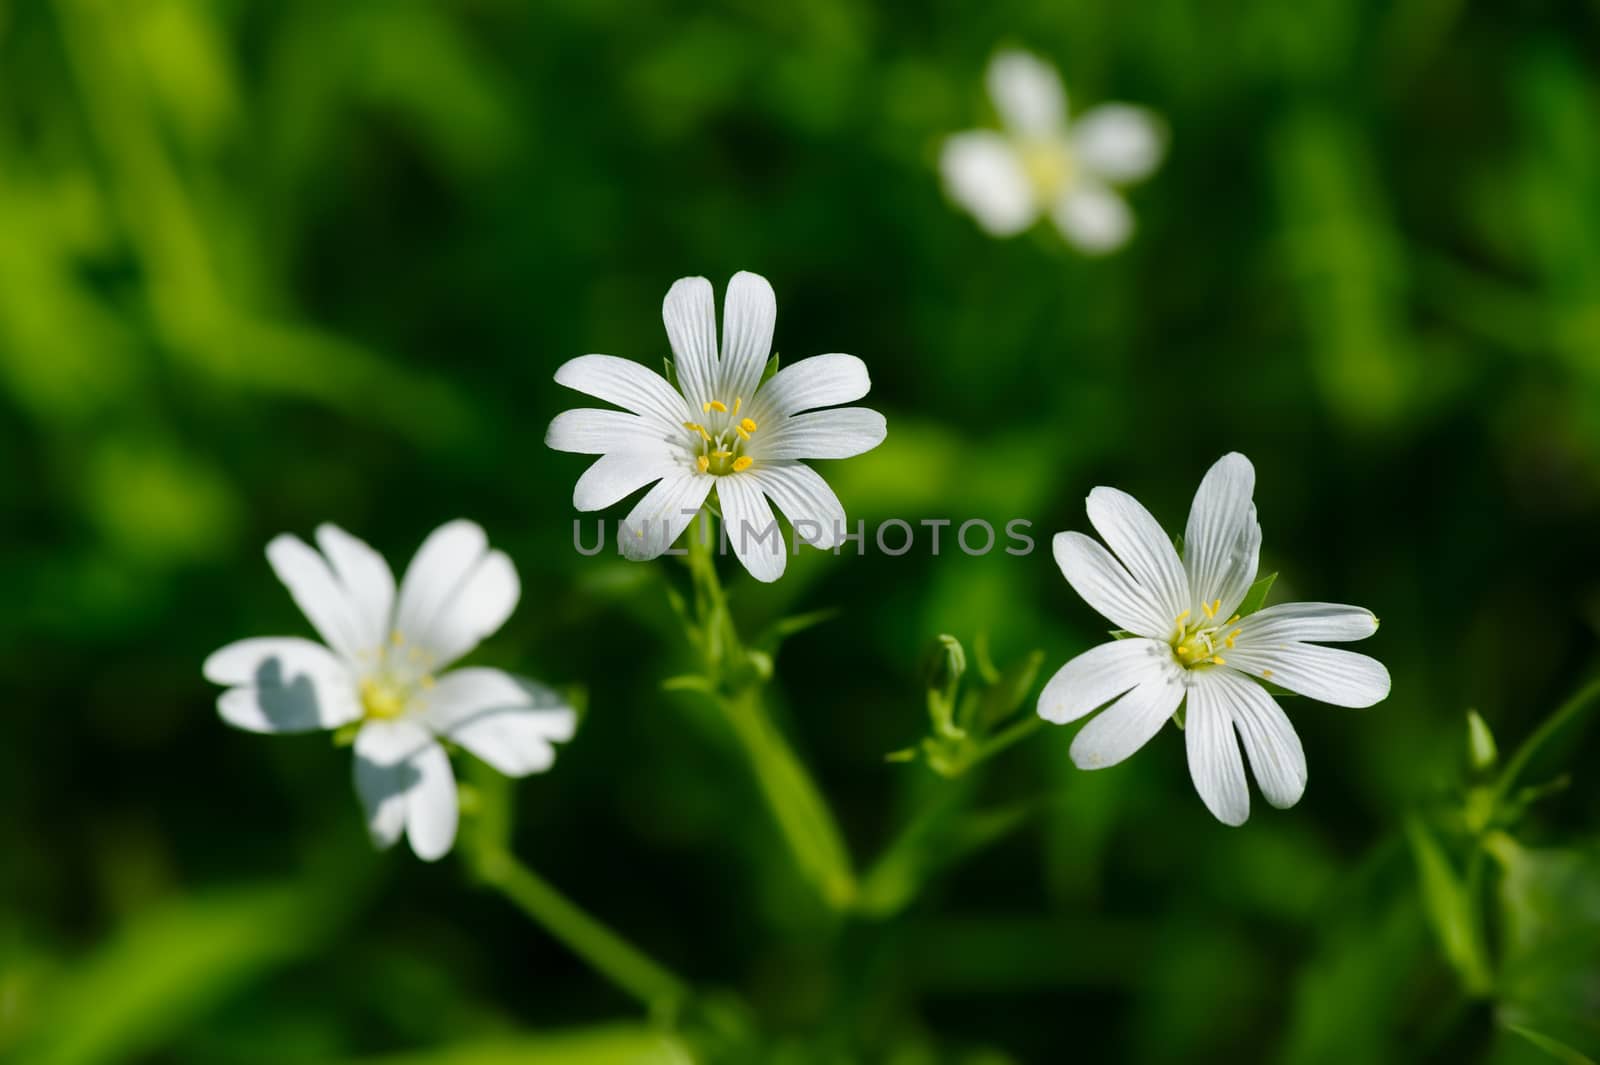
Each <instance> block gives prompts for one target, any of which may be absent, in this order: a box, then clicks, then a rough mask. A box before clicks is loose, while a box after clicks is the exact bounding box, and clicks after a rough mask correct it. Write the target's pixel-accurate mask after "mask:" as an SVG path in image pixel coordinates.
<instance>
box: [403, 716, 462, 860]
mask: <svg viewBox="0 0 1600 1065" xmlns="http://www.w3.org/2000/svg"><path fill="white" fill-rule="evenodd" d="M408 764H409V766H410V767H411V768H412V770H413V771H414V772H415V773H416V775H417V776H416V783H414V784H413V785H412V786H411V787H410V789H408V790H407V791H406V837H407V838H408V839H410V840H411V850H412V852H413V853H415V854H416V856H417V857H418V858H421V859H422V860H423V861H425V862H436V861H438V860H439V859H440V858H443V857H444V856H445V855H446V854H449V853H450V846H451V844H453V843H455V841H456V821H457V819H458V818H459V817H460V799H459V796H457V794H456V775H455V772H454V771H453V770H452V769H451V768H450V756H449V755H447V754H445V753H444V748H443V747H441V746H439V745H438V744H437V743H430V744H428V746H427V747H424V748H423V749H422V751H421V752H420V753H419V754H417V755H416V756H415V757H413V758H412V759H411V761H410V762H409V763H408Z"/></svg>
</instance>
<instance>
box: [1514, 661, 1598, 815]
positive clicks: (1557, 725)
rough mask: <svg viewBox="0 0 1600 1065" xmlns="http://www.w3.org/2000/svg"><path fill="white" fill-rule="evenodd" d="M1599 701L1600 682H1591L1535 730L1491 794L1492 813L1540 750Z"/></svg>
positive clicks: (1518, 750) (1518, 749) (1518, 751)
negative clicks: (1574, 719) (1592, 704)
mask: <svg viewBox="0 0 1600 1065" xmlns="http://www.w3.org/2000/svg"><path fill="white" fill-rule="evenodd" d="M1597 698H1600V678H1596V679H1595V680H1591V681H1590V682H1589V683H1588V684H1585V685H1584V686H1583V687H1581V688H1579V689H1578V690H1577V692H1576V693H1575V694H1574V695H1573V696H1572V697H1571V698H1569V699H1568V700H1567V701H1566V702H1564V703H1562V704H1561V705H1560V706H1559V707H1557V708H1556V712H1555V713H1553V714H1551V715H1550V716H1549V717H1547V718H1545V719H1544V721H1543V722H1541V723H1540V725H1539V727H1538V728H1536V729H1534V730H1533V735H1531V736H1529V737H1528V738H1527V739H1525V740H1523V741H1522V746H1520V747H1518V748H1517V753H1516V754H1514V755H1512V756H1511V759H1510V761H1508V762H1506V766H1505V768H1504V769H1503V770H1501V772H1500V777H1499V779H1498V780H1496V781H1495V785H1494V791H1493V792H1492V793H1491V796H1490V797H1491V799H1492V800H1493V801H1492V803H1491V805H1490V809H1491V810H1494V809H1498V808H1499V806H1500V803H1501V802H1502V801H1504V800H1505V797H1506V796H1507V795H1508V794H1509V793H1510V792H1511V788H1512V786H1513V785H1515V784H1516V782H1517V778H1518V777H1520V776H1521V775H1522V771H1523V770H1524V769H1526V768H1527V767H1528V763H1529V762H1531V761H1532V760H1533V756H1534V755H1536V754H1538V753H1539V749H1540V748H1541V747H1543V746H1544V745H1545V744H1546V743H1547V742H1549V740H1550V737H1552V736H1554V735H1555V734H1556V733H1557V732H1559V731H1561V729H1562V728H1563V727H1565V726H1566V725H1567V724H1568V723H1569V722H1570V721H1571V720H1572V719H1573V718H1575V717H1577V716H1578V715H1579V714H1581V713H1582V712H1583V711H1585V710H1587V709H1588V708H1589V705H1590V704H1591V703H1593V702H1594V701H1595V700H1596V699H1597Z"/></svg>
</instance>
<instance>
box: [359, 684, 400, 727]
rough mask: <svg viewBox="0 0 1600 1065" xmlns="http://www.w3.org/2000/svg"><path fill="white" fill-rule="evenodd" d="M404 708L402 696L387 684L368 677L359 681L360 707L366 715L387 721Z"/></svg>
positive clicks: (396, 715)
mask: <svg viewBox="0 0 1600 1065" xmlns="http://www.w3.org/2000/svg"><path fill="white" fill-rule="evenodd" d="M405 708H406V701H405V699H404V697H402V696H401V695H400V693H399V692H397V691H395V690H394V689H393V688H392V687H390V686H389V685H387V684H380V683H378V682H377V681H375V680H371V679H370V678H369V679H367V680H364V681H362V682H361V709H362V711H363V712H365V714H366V716H367V717H369V718H372V719H374V720H377V721H389V720H392V719H394V718H397V717H399V716H400V714H401V712H402V711H404V710H405Z"/></svg>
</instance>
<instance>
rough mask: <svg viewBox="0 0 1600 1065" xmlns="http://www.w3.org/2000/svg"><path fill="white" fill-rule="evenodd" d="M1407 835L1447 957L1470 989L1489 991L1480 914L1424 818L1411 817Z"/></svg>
mask: <svg viewBox="0 0 1600 1065" xmlns="http://www.w3.org/2000/svg"><path fill="white" fill-rule="evenodd" d="M1406 837H1407V839H1409V840H1410V842H1411V855H1412V857H1413V858H1414V859H1415V860H1416V863H1417V877H1418V880H1419V882H1420V886H1421V889H1422V903H1423V910H1424V912H1426V914H1427V915H1428V923H1429V924H1431V925H1432V926H1433V930H1434V934H1435V935H1437V936H1438V937H1439V945H1440V946H1441V947H1442V948H1443V950H1444V955H1445V958H1446V960H1447V961H1449V962H1450V964H1451V966H1453V967H1454V968H1455V970H1456V973H1457V975H1459V976H1460V977H1461V982H1462V984H1463V985H1464V986H1465V987H1466V988H1467V990H1468V991H1470V992H1473V993H1475V994H1476V993H1482V992H1485V991H1487V990H1488V989H1489V988H1490V986H1491V983H1492V980H1491V977H1490V974H1489V965H1488V962H1487V961H1486V960H1485V958H1484V951H1483V946H1482V942H1481V940H1480V937H1479V931H1478V919H1477V915H1476V913H1475V912H1474V910H1473V907H1472V902H1471V900H1470V898H1469V897H1468V895H1467V891H1466V888H1465V887H1464V886H1463V884H1462V881H1461V878H1460V877H1458V876H1457V875H1456V871H1455V869H1454V868H1453V867H1452V866H1451V864H1450V859H1449V856H1448V855H1446V854H1445V852H1444V848H1442V847H1441V846H1440V845H1439V841H1438V840H1436V839H1435V838H1434V837H1433V834H1432V833H1431V832H1429V831H1428V828H1427V826H1426V825H1424V824H1423V823H1422V819H1421V818H1420V817H1417V816H1415V815H1412V816H1411V817H1409V818H1407V820H1406Z"/></svg>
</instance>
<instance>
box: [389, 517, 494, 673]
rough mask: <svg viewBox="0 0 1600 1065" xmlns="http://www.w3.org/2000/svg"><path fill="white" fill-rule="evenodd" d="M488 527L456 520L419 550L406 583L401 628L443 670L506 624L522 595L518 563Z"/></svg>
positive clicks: (402, 592)
mask: <svg viewBox="0 0 1600 1065" xmlns="http://www.w3.org/2000/svg"><path fill="white" fill-rule="evenodd" d="M488 547H489V545H488V538H487V537H486V536H485V535H484V533H483V530H482V529H481V528H479V527H478V526H477V525H476V524H475V523H473V522H470V521H453V522H450V523H449V524H447V525H443V526H440V527H439V528H438V529H436V530H434V532H433V533H432V534H431V535H430V536H429V537H428V539H427V540H426V541H424V542H423V544H422V546H421V547H420V548H418V549H417V555H416V558H414V559H412V561H411V565H410V567H409V568H408V569H407V570H406V576H405V580H404V581H402V582H401V585H400V607H399V610H398V611H397V612H396V621H395V625H396V628H397V629H398V630H399V632H400V635H401V636H402V637H403V638H404V639H405V640H407V641H409V642H410V643H412V644H415V645H416V646H418V647H420V648H422V649H423V650H424V651H425V652H427V653H428V654H429V655H430V656H431V657H430V661H429V662H428V663H427V665H428V668H430V669H442V668H443V667H445V666H446V665H449V664H450V663H451V662H453V661H455V660H456V659H457V658H460V657H461V656H462V655H464V654H466V653H467V652H468V651H471V650H472V649H473V648H474V647H476V646H477V645H478V643H479V641H481V640H482V639H483V638H484V637H486V636H488V635H490V634H491V633H493V632H495V631H496V630H497V629H499V628H500V626H501V625H503V624H505V621H506V619H507V618H508V617H510V616H511V611H512V610H513V609H514V608H515V607H516V605H517V600H518V598H519V597H520V596H521V594H522V589H521V585H520V583H519V582H518V580H517V571H516V567H514V566H513V565H512V564H511V560H510V559H509V558H507V557H506V556H505V555H504V554H503V553H501V552H499V551H490V550H489V549H488Z"/></svg>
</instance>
